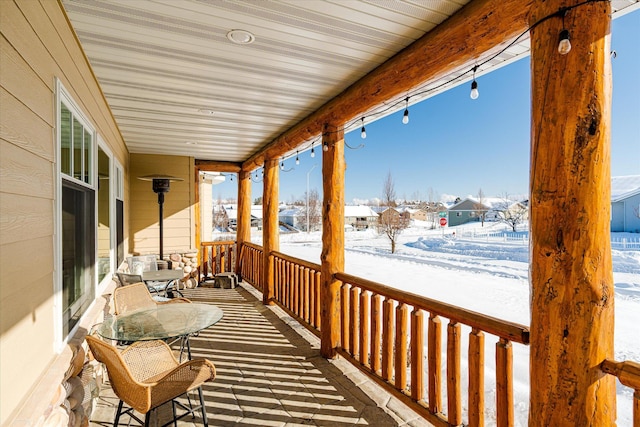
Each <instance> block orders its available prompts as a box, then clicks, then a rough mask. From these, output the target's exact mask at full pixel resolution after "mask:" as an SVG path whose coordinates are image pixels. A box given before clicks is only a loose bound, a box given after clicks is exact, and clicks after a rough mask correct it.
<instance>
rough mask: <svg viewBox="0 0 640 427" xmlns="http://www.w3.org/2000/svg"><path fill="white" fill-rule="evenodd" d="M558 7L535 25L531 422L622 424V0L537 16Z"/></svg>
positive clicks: (550, 1)
mask: <svg viewBox="0 0 640 427" xmlns="http://www.w3.org/2000/svg"><path fill="white" fill-rule="evenodd" d="M578 4H579V6H577V7H573V6H575V5H578ZM563 8H566V9H563ZM559 10H563V11H564V10H566V11H567V12H566V13H562V14H558V15H555V16H553V17H551V18H550V19H547V20H545V21H543V22H542V23H540V24H539V25H537V26H536V27H535V28H533V29H532V31H531V79H532V83H531V86H532V87H531V94H532V107H531V111H532V123H531V176H530V186H531V188H530V190H531V191H530V215H531V217H530V228H531V241H530V251H531V265H530V281H531V354H530V368H531V369H530V371H531V379H532V380H531V393H530V408H529V425H530V426H569V425H571V426H613V425H615V418H616V406H615V378H614V377H611V376H607V375H603V374H602V373H601V372H600V370H599V368H598V366H599V365H600V363H601V362H602V361H603V360H605V358H607V357H610V358H611V357H613V320H614V310H613V308H614V307H613V299H614V293H613V273H612V263H611V242H610V231H609V215H610V204H611V194H610V185H611V177H610V174H611V171H610V121H611V120H610V119H611V64H610V57H609V52H610V37H609V29H610V21H611V5H610V2H608V1H598V2H582V1H581V0H536V1H534V2H533V7H532V11H531V17H530V24H531V25H533V24H534V23H536V22H538V21H540V20H541V19H543V18H545V17H547V16H549V15H553V14H554V13H556V12H558V11H559ZM563 29H567V30H569V33H570V40H571V45H572V48H571V51H570V52H569V53H568V54H566V55H561V54H559V53H558V41H559V34H560V32H561V31H562V30H563Z"/></svg>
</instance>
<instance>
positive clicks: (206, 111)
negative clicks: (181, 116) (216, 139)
mask: <svg viewBox="0 0 640 427" xmlns="http://www.w3.org/2000/svg"><path fill="white" fill-rule="evenodd" d="M198 113H200V114H204V115H205V116H213V113H214V111H213V110H209V109H208V108H201V109H199V110H198Z"/></svg>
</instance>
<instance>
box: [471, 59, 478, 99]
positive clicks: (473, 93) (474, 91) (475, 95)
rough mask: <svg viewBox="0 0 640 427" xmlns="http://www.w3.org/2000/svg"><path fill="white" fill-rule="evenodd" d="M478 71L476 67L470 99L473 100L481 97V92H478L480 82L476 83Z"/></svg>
mask: <svg viewBox="0 0 640 427" xmlns="http://www.w3.org/2000/svg"><path fill="white" fill-rule="evenodd" d="M477 70H478V66H477V65H474V67H473V81H472V82H471V93H470V94H469V97H471V99H478V97H479V96H480V92H478V82H477V81H476V71H477Z"/></svg>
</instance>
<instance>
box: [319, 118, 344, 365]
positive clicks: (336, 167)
mask: <svg viewBox="0 0 640 427" xmlns="http://www.w3.org/2000/svg"><path fill="white" fill-rule="evenodd" d="M323 144H326V145H327V148H328V150H327V151H323V152H322V193H323V200H322V253H321V255H320V261H321V264H322V268H321V271H322V285H321V287H320V300H321V301H322V304H321V307H322V308H321V310H322V312H321V319H320V323H321V325H322V326H321V328H320V353H321V354H322V356H324V357H326V358H333V357H335V356H336V349H337V347H338V345H339V340H340V304H339V301H340V281H339V280H336V279H335V278H334V277H333V275H334V274H335V273H337V272H339V271H344V171H345V161H344V130H343V129H342V127H340V128H336V127H333V126H326V127H325V133H324V135H323Z"/></svg>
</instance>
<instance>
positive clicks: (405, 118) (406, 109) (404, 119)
mask: <svg viewBox="0 0 640 427" xmlns="http://www.w3.org/2000/svg"><path fill="white" fill-rule="evenodd" d="M405 102H406V105H405V107H404V114H403V116H402V124H405V125H406V124H407V123H409V97H407V99H405Z"/></svg>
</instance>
